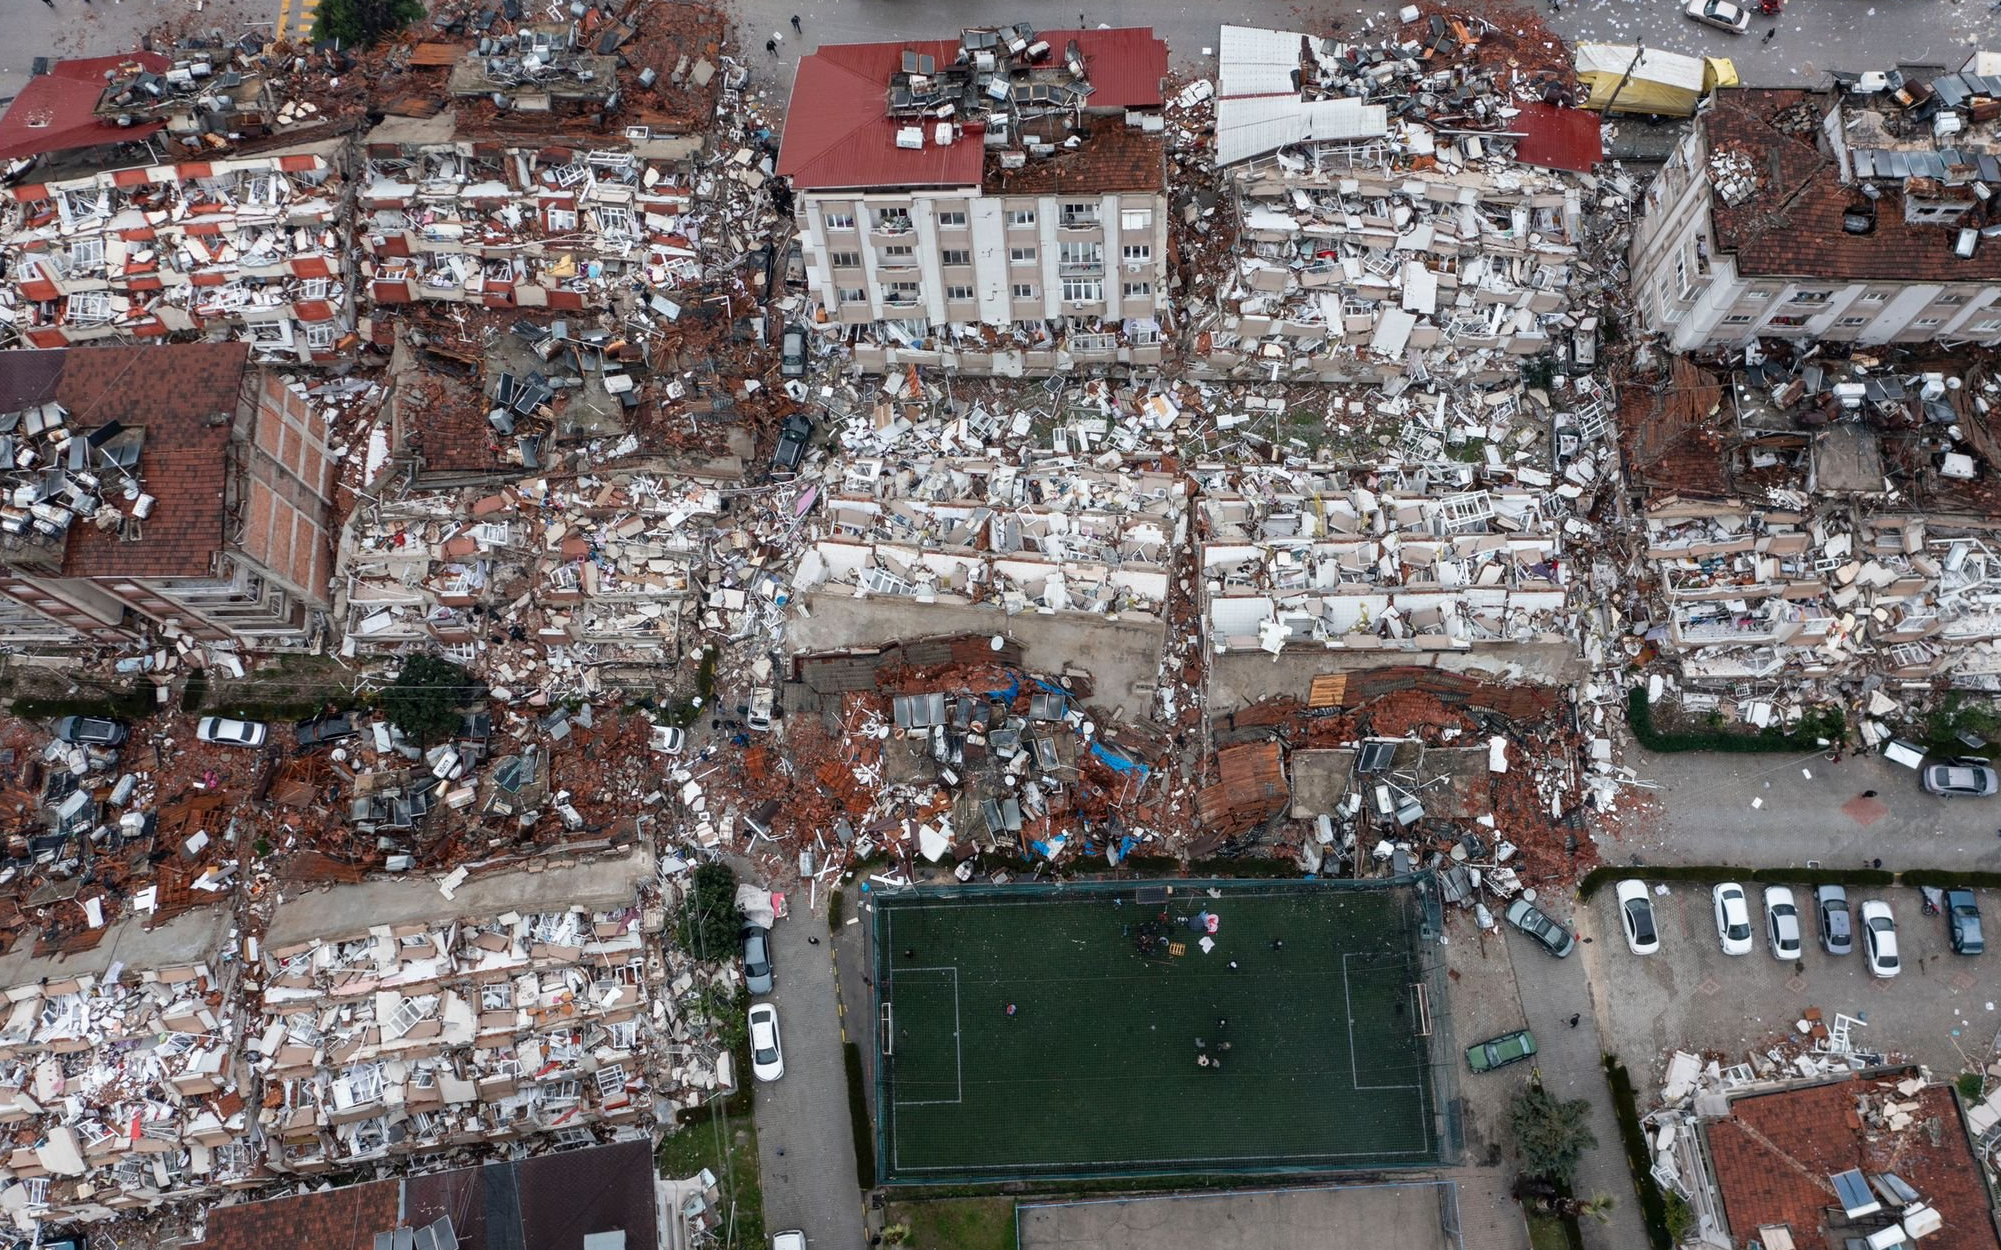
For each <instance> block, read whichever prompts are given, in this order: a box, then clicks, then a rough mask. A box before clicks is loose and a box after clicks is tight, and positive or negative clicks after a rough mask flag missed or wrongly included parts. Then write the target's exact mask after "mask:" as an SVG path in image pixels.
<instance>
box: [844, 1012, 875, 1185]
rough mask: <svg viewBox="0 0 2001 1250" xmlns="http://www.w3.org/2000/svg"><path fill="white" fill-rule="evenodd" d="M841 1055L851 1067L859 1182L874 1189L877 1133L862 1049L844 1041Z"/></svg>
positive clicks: (850, 1093)
mask: <svg viewBox="0 0 2001 1250" xmlns="http://www.w3.org/2000/svg"><path fill="white" fill-rule="evenodd" d="M841 1052H842V1057H843V1058H844V1059H846V1061H847V1065H848V1121H849V1125H850V1127H852V1128H853V1129H854V1134H855V1179H856V1181H858V1182H859V1183H860V1185H861V1187H862V1189H864V1190H870V1189H874V1188H875V1134H874V1133H873V1132H872V1131H870V1128H869V1119H868V1096H867V1087H866V1086H865V1085H864V1084H863V1081H864V1079H865V1078H864V1076H863V1074H862V1048H861V1046H860V1045H858V1044H857V1043H855V1042H844V1043H842V1045H841Z"/></svg>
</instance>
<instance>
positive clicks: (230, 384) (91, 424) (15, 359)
mask: <svg viewBox="0 0 2001 1250" xmlns="http://www.w3.org/2000/svg"><path fill="white" fill-rule="evenodd" d="M249 359H250V347H249V345H248V344H246V343H188V344H175V345H168V346H153V347H76V348H66V349H55V350H51V351H21V352H5V353H0V410H12V409H15V408H18V407H21V406H24V405H25V404H27V403H38V402H43V401H46V400H47V399H51V398H53V399H55V400H56V401H57V402H59V403H60V404H62V406H63V407H64V408H66V409H67V410H68V411H69V422H70V426H71V428H73V429H79V430H93V429H96V428H97V427H99V426H101V425H104V424H105V423H107V422H110V421H117V422H119V423H120V424H122V425H124V426H126V427H127V428H132V429H143V430H144V431H145V432H146V438H145V442H144V444H143V445H142V447H141V448H140V452H139V470H138V471H139V477H140V479H141V481H142V482H143V483H144V489H145V491H146V493H147V494H149V495H152V496H153V497H154V499H155V500H156V501H157V502H156V503H155V505H154V508H153V513H152V515H151V516H149V517H148V518H146V520H145V521H144V522H143V528H142V531H141V532H142V534H143V537H141V538H139V539H137V540H135V541H132V542H125V541H122V540H121V539H120V538H119V536H118V533H117V531H116V530H100V529H98V528H97V527H96V526H95V525H92V524H89V523H88V522H78V523H76V524H75V525H73V526H71V528H70V536H69V542H68V546H67V547H66V549H65V551H64V554H63V570H62V571H63V576H65V577H189V576H199V575H202V574H205V573H207V572H208V571H209V568H210V564H211V560H212V559H213V557H214V554H215V552H216V550H217V549H218V548H219V547H220V546H221V545H222V540H223V507H222V484H223V475H224V448H225V447H226V446H227V444H228V442H229V425H230V421H231V420H233V419H234V417H235V414H236V409H237V403H238V398H239V395H240V394H241V389H242V385H243V371H244V369H245V368H246V367H247V365H248V363H249ZM218 417H219V418H220V419H215V418H218ZM113 501H114V502H116V503H120V504H121V506H122V501H119V500H118V499H117V498H116V496H115V495H114V496H113Z"/></svg>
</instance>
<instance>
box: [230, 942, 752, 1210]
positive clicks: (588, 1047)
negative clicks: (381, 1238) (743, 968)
mask: <svg viewBox="0 0 2001 1250" xmlns="http://www.w3.org/2000/svg"><path fill="white" fill-rule="evenodd" d="M640 922H641V909H640V908H638V907H626V908H619V909H614V910H611V911H606V912H598V913H591V912H587V911H585V910H583V909H581V908H579V909H572V910H568V911H560V912H546V913H538V914H525V913H515V912H507V913H502V914H500V915H496V916H488V917H478V918H467V919H463V920H455V921H450V922H447V923H438V924H424V923H408V924H398V925H381V926H378V927H375V928H372V929H369V930H366V931H361V930H357V931H356V932H355V933H353V934H351V935H349V936H347V937H344V938H341V939H339V940H310V941H297V942H288V943H283V944H277V943H274V944H272V945H270V946H268V947H267V948H266V949H265V951H264V953H263V959H262V969H261V971H262V973H263V978H264V979H263V989H262V1001H261V1010H262V1020H261V1021H259V1022H258V1023H256V1024H254V1025H253V1026H251V1028H252V1029H253V1030H254V1035H252V1036H250V1037H248V1038H247V1039H246V1049H247V1050H248V1052H249V1055H250V1057H251V1059H252V1063H253V1066H254V1067H255V1069H256V1070H257V1071H258V1073H259V1075H260V1077H261V1079H262V1081H263V1085H264V1091H265V1096H264V1100H263V1103H262V1105H261V1107H260V1108H259V1110H258V1112H257V1119H258V1125H259V1128H260V1130H261V1135H262V1138H263V1140H264V1141H265V1142H266V1143H267V1145H268V1147H269V1150H270V1152H271V1158H270V1160H269V1164H270V1166H271V1167H272V1169H273V1170H275V1171H280V1172H288V1173H305V1174H314V1173H320V1172H328V1171H335V1170H339V1169H344V1168H349V1167H352V1166H354V1165H356V1164H360V1163H365V1162H368V1161H370V1160H374V1159H380V1158H384V1157H386V1156H389V1155H395V1154H411V1153H421V1152H427V1151H435V1150H443V1149H447V1148H451V1147H455V1146H466V1145H479V1144H484V1143H493V1142H504V1141H517V1140H520V1139H521V1138H523V1137H526V1136H529V1135H533V1134H543V1133H550V1134H555V1135H557V1136H556V1140H557V1142H558V1144H566V1145H588V1144H591V1143H592V1142H594V1141H595V1140H596V1131H595V1130H596V1128H597V1127H598V1126H601V1125H602V1126H609V1127H612V1128H616V1127H617V1126H620V1125H627V1124H639V1125H644V1126H646V1127H649V1128H650V1127H651V1125H652V1122H653V1117H654V1110H653V1092H652V1088H653V1086H652V1080H653V1076H654V1074H653V1072H652V1071H651V1070H650V1067H651V1063H650V1061H651V1058H652V1055H653V1052H654V1047H655V1033H656V1031H658V1032H659V1033H660V1034H661V1035H662V1036H661V1037H660V1039H659V1040H660V1041H661V1042H662V1043H663V1044H664V1045H665V1046H666V1047H668V1048H669V1049H674V1050H684V1049H686V1048H689V1047H690V1046H691V1044H692V1040H693V1039H692V1038H691V1037H690V1036H689V1034H688V1033H687V1029H686V1026H685V1025H682V1024H680V1023H678V1021H676V1020H674V1019H672V1018H670V1017H671V1015H672V1009H671V1005H670V1004H669V1003H668V1001H667V1000H666V999H665V998H663V997H662V989H663V985H664V982H665V980H666V968H665V965H664V963H663V962H662V956H661V954H660V952H659V951H658V950H657V949H655V950H652V951H649V950H648V948H647V943H646V941H645V940H644V936H643V934H642V933H641V927H640ZM690 975H691V974H688V973H683V976H684V977H686V976H690ZM715 1063H716V1060H715V1057H714V1056H709V1057H708V1058H707V1059H705V1060H701V1061H697V1060H695V1059H694V1058H693V1057H692V1055H687V1056H684V1057H683V1058H681V1059H677V1060H675V1061H674V1062H673V1064H672V1067H673V1071H674V1073H675V1075H676V1076H677V1077H680V1078H685V1082H686V1083H687V1084H689V1085H690V1087H691V1089H694V1090H703V1089H714V1088H716V1086H717V1085H718V1084H719V1083H721V1084H727V1083H728V1080H729V1076H730V1074H729V1073H728V1071H727V1070H726V1066H725V1070H723V1071H722V1072H721V1073H720V1081H719V1080H718V1071H717V1069H716V1066H715ZM675 1083H676V1084H679V1083H682V1082H680V1081H676V1082H675ZM699 1097H700V1095H699V1093H691V1094H690V1096H689V1099H688V1101H689V1105H692V1104H693V1103H694V1102H696V1101H699Z"/></svg>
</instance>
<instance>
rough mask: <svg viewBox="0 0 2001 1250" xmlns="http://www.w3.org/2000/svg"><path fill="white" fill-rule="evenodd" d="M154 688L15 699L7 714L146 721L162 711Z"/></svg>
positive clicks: (145, 687) (87, 691)
mask: <svg viewBox="0 0 2001 1250" xmlns="http://www.w3.org/2000/svg"><path fill="white" fill-rule="evenodd" d="M153 690H154V687H153V686H151V685H140V686H134V687H132V688H130V689H126V690H90V689H89V688H87V687H86V688H85V689H84V690H81V691H78V692H77V693H76V694H73V695H66V696H64V697H63V698H60V699H16V700H14V703H13V705H12V706H11V707H9V708H8V709H7V710H8V712H9V713H11V714H12V715H14V716H16V717H19V718H20V719H22V720H53V719H55V718H56V717H58V716H94V717H98V718H100V719H103V720H144V719H145V718H146V717H148V716H151V715H152V714H153V713H154V712H156V711H158V710H159V706H160V705H159V704H158V702H156V700H157V699H158V698H159V696H158V695H156V694H154V693H153Z"/></svg>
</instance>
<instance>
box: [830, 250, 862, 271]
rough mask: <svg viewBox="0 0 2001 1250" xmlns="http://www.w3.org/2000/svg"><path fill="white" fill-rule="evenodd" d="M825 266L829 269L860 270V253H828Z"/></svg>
mask: <svg viewBox="0 0 2001 1250" xmlns="http://www.w3.org/2000/svg"><path fill="white" fill-rule="evenodd" d="M827 266H828V268H830V269H860V268H861V267H862V254H861V253H860V252H829V253H827Z"/></svg>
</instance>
